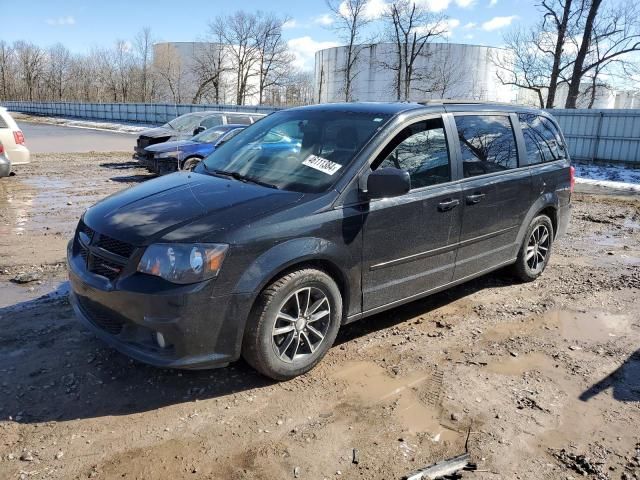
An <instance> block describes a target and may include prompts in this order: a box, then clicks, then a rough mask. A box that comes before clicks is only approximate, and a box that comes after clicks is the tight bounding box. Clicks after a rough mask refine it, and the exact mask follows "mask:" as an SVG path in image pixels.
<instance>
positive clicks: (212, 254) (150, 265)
mask: <svg viewBox="0 0 640 480" xmlns="http://www.w3.org/2000/svg"><path fill="white" fill-rule="evenodd" d="M228 248H229V245H223V244H218V243H191V244H184V243H157V244H154V245H149V246H148V247H147V249H146V250H145V252H144V254H143V255H142V258H141V259H140V262H139V263H138V271H139V272H142V273H146V274H148V275H155V276H157V277H161V278H164V279H165V280H168V281H169V282H173V283H196V282H201V281H202V280H207V279H209V278H213V277H215V276H217V275H218V272H219V271H220V267H221V266H222V261H223V260H224V256H225V254H226V253H227V249H228Z"/></svg>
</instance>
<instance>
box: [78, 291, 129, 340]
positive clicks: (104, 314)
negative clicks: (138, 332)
mask: <svg viewBox="0 0 640 480" xmlns="http://www.w3.org/2000/svg"><path fill="white" fill-rule="evenodd" d="M78 302H79V303H80V308H82V310H83V311H84V313H85V315H86V316H87V318H88V319H89V320H90V321H91V322H92V323H93V324H94V325H96V326H98V327H100V328H101V329H102V330H104V331H106V332H109V333H110V334H112V335H118V334H120V332H122V329H123V328H124V325H125V323H126V321H125V320H124V319H123V318H122V317H120V316H119V315H118V314H117V313H116V312H114V311H113V310H110V309H108V308H106V307H103V306H102V305H100V304H97V303H94V302H92V301H91V300H87V299H84V298H83V297H80V298H79V300H78Z"/></svg>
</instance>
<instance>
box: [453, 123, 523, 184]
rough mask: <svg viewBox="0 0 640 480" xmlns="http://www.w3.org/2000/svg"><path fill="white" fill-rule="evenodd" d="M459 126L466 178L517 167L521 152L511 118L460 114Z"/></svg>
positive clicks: (457, 124)
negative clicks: (519, 151) (517, 147)
mask: <svg viewBox="0 0 640 480" xmlns="http://www.w3.org/2000/svg"><path fill="white" fill-rule="evenodd" d="M456 126H457V128H458V139H459V140H460V150H461V152H462V168H463V172H464V176H465V178H466V177H475V176H476V175H484V174H487V173H494V172H501V171H504V170H508V169H511V168H517V166H518V151H517V149H516V140H515V137H514V135H513V129H512V128H511V122H510V121H509V117H506V116H503V115H461V116H457V117H456Z"/></svg>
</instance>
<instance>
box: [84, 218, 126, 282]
mask: <svg viewBox="0 0 640 480" xmlns="http://www.w3.org/2000/svg"><path fill="white" fill-rule="evenodd" d="M77 231H78V234H77V235H76V252H78V253H79V254H80V256H81V257H82V259H83V260H84V264H85V266H86V268H87V270H88V271H90V272H91V273H95V274H96V275H100V276H101V277H105V278H107V279H109V280H115V279H116V278H117V277H118V276H119V275H120V272H121V271H122V270H123V269H124V267H125V266H126V264H127V261H128V259H129V258H130V257H131V255H133V252H134V250H135V248H136V247H135V246H134V245H131V244H129V243H126V242H122V241H120V240H116V239H115V238H111V237H109V236H107V235H103V234H100V233H98V232H96V231H94V230H92V229H91V228H90V227H88V226H87V225H85V223H84V222H83V221H80V223H79V224H78V230H77ZM81 232H82V233H84V234H85V235H87V237H88V238H89V242H87V240H86V238H85V239H84V240H83V241H82V242H81V241H80V240H79V237H80V233H81ZM83 242H84V243H83ZM86 243H89V244H90V245H87V244H86ZM94 247H98V248H100V249H102V250H104V251H105V252H109V253H112V254H114V255H117V256H118V257H122V260H121V261H119V260H118V259H117V258H113V257H110V258H107V257H108V255H106V254H104V253H101V252H100V250H97V249H96V248H94Z"/></svg>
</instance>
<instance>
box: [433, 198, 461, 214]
mask: <svg viewBox="0 0 640 480" xmlns="http://www.w3.org/2000/svg"><path fill="white" fill-rule="evenodd" d="M458 205H460V200H457V199H455V198H454V199H451V200H443V201H442V202H440V203H439V204H438V210H440V211H441V212H446V211H448V210H453V209H454V208H456V207H457V206H458Z"/></svg>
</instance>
